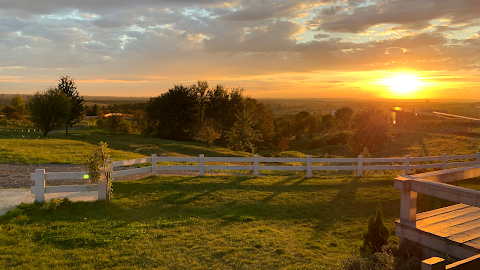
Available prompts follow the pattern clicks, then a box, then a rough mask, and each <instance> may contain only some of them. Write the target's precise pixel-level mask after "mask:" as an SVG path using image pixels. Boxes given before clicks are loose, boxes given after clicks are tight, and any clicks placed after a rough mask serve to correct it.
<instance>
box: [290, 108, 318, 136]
mask: <svg viewBox="0 0 480 270" xmlns="http://www.w3.org/2000/svg"><path fill="white" fill-rule="evenodd" d="M295 130H296V132H295V135H296V136H297V137H300V136H301V135H305V134H309V133H313V132H315V118H314V117H313V115H312V114H311V113H309V112H307V111H301V112H299V113H297V114H296V115H295Z"/></svg>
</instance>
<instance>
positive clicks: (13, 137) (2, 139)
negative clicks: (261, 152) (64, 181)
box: [0, 127, 250, 164]
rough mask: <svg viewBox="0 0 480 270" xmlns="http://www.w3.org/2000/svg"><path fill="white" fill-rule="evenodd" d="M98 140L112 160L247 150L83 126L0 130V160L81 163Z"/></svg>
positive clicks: (246, 154)
mask: <svg viewBox="0 0 480 270" xmlns="http://www.w3.org/2000/svg"><path fill="white" fill-rule="evenodd" d="M100 141H104V142H107V143H108V147H109V148H110V149H112V152H111V156H112V157H113V159H114V160H125V159H133V158H141V157H145V156H150V155H151V154H157V155H159V156H161V155H165V156H198V155H199V154H205V156H216V157H222V156H249V155H250V154H249V153H245V152H236V151H232V150H230V149H227V148H223V147H217V146H212V147H210V148H207V147H206V145H205V144H202V143H195V142H177V141H170V140H162V139H158V138H152V137H149V138H145V137H143V136H141V135H140V134H121V133H119V134H116V135H115V136H111V135H109V134H108V133H107V132H106V130H104V129H101V128H97V127H94V128H86V129H78V130H71V131H69V135H68V136H67V135H65V134H64V133H63V132H61V133H59V134H49V135H48V136H47V138H44V137H43V136H41V134H40V133H27V132H20V131H17V132H15V131H0V163H17V164H23V163H27V164H39V163H70V164H83V163H84V162H85V155H86V154H89V153H90V152H91V151H92V149H93V148H94V147H96V146H97V145H98V143H99V142H100Z"/></svg>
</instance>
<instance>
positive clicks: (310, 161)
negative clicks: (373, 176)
mask: <svg viewBox="0 0 480 270" xmlns="http://www.w3.org/2000/svg"><path fill="white" fill-rule="evenodd" d="M472 159H474V161H464V162H458V161H455V160H472ZM451 160H453V161H454V162H448V161H451ZM435 161H440V162H439V163H430V164H412V163H420V162H435ZM158 162H165V163H169V162H182V163H198V165H189V164H188V165H159V164H158ZM479 162H480V153H477V154H475V155H451V156H448V155H446V154H443V155H442V156H433V157H410V156H405V157H404V158H363V157H362V156H361V155H360V156H358V158H313V157H312V156H307V157H304V158H260V157H259V156H258V155H255V156H253V157H205V156H204V155H199V156H198V157H158V156H157V155H156V154H153V155H152V156H151V157H148V158H139V159H131V160H122V161H114V162H113V167H124V166H131V165H139V164H145V163H151V165H150V166H146V167H141V168H133V169H123V170H119V171H114V175H113V177H114V178H115V177H121V176H127V175H134V174H140V173H151V174H152V175H156V174H157V171H167V170H168V171H198V174H199V176H204V174H205V171H211V170H223V171H232V170H246V171H253V176H255V177H257V176H258V175H259V172H260V171H268V170H269V171H284V170H294V171H305V172H306V176H307V177H308V178H310V177H312V172H313V171H327V170H329V171H345V170H346V171H357V176H362V175H363V172H364V171H365V170H404V171H405V174H406V175H408V174H409V173H410V171H411V170H414V169H431V168H441V169H446V168H449V167H459V166H471V165H475V164H479ZM206 163H207V165H206ZM208 163H235V165H208ZM238 163H249V164H244V165H238ZM272 163H297V164H298V163H302V164H304V165H292V166H287V165H275V164H273V165H272ZM365 163H367V164H365ZM368 163H402V164H397V165H391V164H389V165H368ZM326 164H328V165H326ZM341 164H346V165H341ZM352 164H353V165H352ZM87 176H88V172H48V173H46V172H45V170H42V169H40V170H35V173H32V174H31V180H34V181H35V186H34V187H32V194H35V200H36V201H44V200H45V193H57V192H77V191H87V190H99V189H100V191H101V192H99V194H100V195H99V199H103V198H105V197H104V195H102V194H103V191H105V190H106V187H103V186H102V184H100V186H98V185H83V186H82V185H75V186H47V187H46V186H45V180H69V179H81V178H84V177H87Z"/></svg>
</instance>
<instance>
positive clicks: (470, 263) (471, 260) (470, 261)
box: [445, 255, 480, 270]
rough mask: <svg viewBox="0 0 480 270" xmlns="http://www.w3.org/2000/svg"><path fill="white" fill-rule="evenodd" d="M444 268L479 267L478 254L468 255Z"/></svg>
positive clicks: (462, 269)
mask: <svg viewBox="0 0 480 270" xmlns="http://www.w3.org/2000/svg"><path fill="white" fill-rule="evenodd" d="M445 269H451V270H470V269H480V255H476V256H472V257H468V258H466V259H464V260H461V261H458V262H454V263H452V264H449V265H447V266H446V268H445Z"/></svg>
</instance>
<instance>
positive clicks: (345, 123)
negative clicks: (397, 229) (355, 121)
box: [335, 107, 353, 130]
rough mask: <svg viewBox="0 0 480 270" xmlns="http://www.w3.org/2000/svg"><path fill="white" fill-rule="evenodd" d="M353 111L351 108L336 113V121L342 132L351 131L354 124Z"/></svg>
mask: <svg viewBox="0 0 480 270" xmlns="http://www.w3.org/2000/svg"><path fill="white" fill-rule="evenodd" d="M352 118H353V110H352V109H351V108H349V107H342V108H340V109H338V110H337V111H336V112H335V119H336V120H337V122H338V123H339V126H340V128H341V129H342V130H349V129H350V125H351V123H352Z"/></svg>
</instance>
